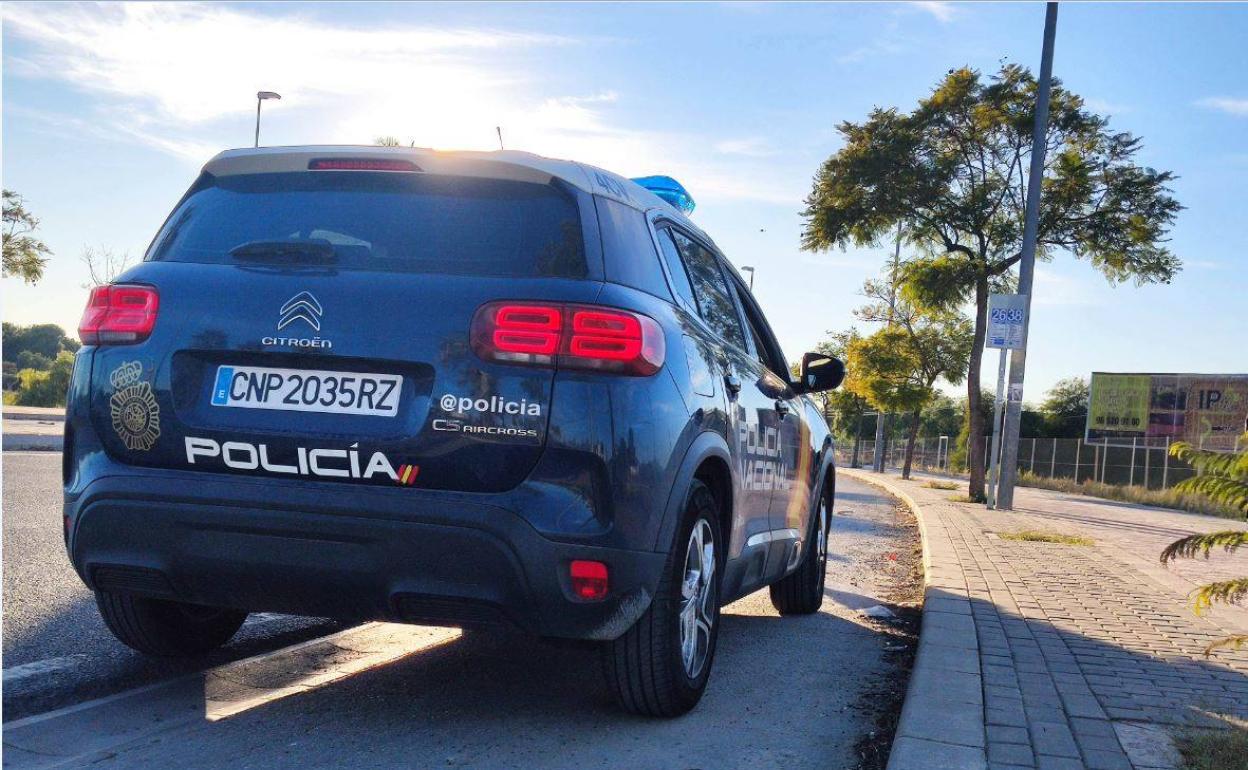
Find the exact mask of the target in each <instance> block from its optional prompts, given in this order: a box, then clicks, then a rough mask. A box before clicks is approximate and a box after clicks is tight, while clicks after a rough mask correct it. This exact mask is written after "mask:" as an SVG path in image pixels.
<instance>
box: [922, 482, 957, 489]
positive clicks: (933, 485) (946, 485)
mask: <svg viewBox="0 0 1248 770" xmlns="http://www.w3.org/2000/svg"><path fill="white" fill-rule="evenodd" d="M923 486H925V487H927V488H928V489H957V488H958V485H957V484H955V483H953V482H952V481H929V482H927V483H926V484H924V485H923Z"/></svg>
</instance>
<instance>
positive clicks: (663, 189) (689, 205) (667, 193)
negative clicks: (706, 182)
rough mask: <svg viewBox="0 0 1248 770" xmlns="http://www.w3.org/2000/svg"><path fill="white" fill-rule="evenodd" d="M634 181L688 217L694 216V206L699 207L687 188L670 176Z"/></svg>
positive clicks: (641, 178)
mask: <svg viewBox="0 0 1248 770" xmlns="http://www.w3.org/2000/svg"><path fill="white" fill-rule="evenodd" d="M633 181H634V182H636V183H637V184H639V185H641V186H642V187H644V188H646V189H647V190H649V191H650V192H652V193H654V194H655V195H657V196H659V197H660V198H662V199H663V200H665V201H667V202H668V203H670V204H672V206H674V207H675V208H676V210H677V211H679V212H681V213H682V214H685V215H686V216H687V215H689V214H692V213H693V208H694V206H696V205H697V204H696V203H694V202H693V196H692V195H690V194H689V191H688V190H686V189H685V186H684V185H682V184H681V183H680V182H677V181H676V180H675V179H672V178H671V177H670V176H642V177H637V178H636V179H634V180H633Z"/></svg>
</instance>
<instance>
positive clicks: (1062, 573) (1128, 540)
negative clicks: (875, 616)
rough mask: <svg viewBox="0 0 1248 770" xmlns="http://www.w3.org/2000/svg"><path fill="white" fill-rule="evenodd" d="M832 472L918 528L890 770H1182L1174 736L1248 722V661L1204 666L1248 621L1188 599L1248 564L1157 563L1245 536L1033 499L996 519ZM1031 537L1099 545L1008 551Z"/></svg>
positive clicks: (1161, 517)
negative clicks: (1039, 533) (919, 585)
mask: <svg viewBox="0 0 1248 770" xmlns="http://www.w3.org/2000/svg"><path fill="white" fill-rule="evenodd" d="M839 472H841V473H843V474H845V475H850V476H854V477H855V478H861V479H864V480H868V481H872V482H875V483H877V484H881V485H882V486H884V487H886V488H887V489H889V490H890V491H892V492H893V493H894V494H898V495H900V496H901V497H903V498H905V499H906V500H907V502H908V503H910V504H911V506H912V507H914V508H916V509H917V510H916V513H917V515H918V517H919V519H920V524H921V526H922V529H923V538H924V559H925V565H926V566H927V568H928V571H927V582H928V588H927V598H926V603H925V606H924V612H923V631H922V634H921V636H920V648H919V657H918V660H917V663H916V666H915V671H914V674H913V675H912V678H911V685H910V690H909V691H908V694H907V698H906V706H905V710H904V711H903V714H902V720H901V723H900V725H899V727H898V737H897V740H896V741H895V743H894V747H893V754H892V756H891V757H890V761H889V768H890V770H910V769H911V768H916V769H917V768H923V769H924V770H935V769H936V768H959V769H961V768H968V769H969V768H984V767H991V768H994V769H995V768H1002V769H1004V768H1041V769H1042V770H1044V769H1047V768H1053V769H1054V770H1066V769H1067V768H1091V769H1092V770H1117V769H1118V768H1121V769H1122V770H1130V769H1131V768H1135V769H1136V770H1144V768H1148V769H1149V770H1152V769H1153V768H1173V767H1174V766H1175V762H1176V761H1177V756H1176V755H1175V753H1174V750H1173V746H1172V744H1171V742H1170V735H1171V734H1172V732H1173V731H1174V730H1175V729H1177V728H1180V727H1182V726H1203V725H1210V726H1213V725H1220V724H1224V722H1223V718H1222V717H1221V716H1218V715H1230V716H1232V717H1235V718H1238V719H1248V650H1240V651H1223V652H1219V653H1217V654H1215V656H1214V657H1213V658H1209V659H1206V658H1205V657H1204V656H1203V649H1204V647H1205V645H1207V644H1208V643H1209V642H1210V641H1211V640H1213V639H1216V638H1218V637H1220V636H1224V635H1226V634H1228V633H1231V632H1241V633H1244V632H1248V609H1244V608H1240V607H1231V608H1219V609H1218V610H1217V611H1215V612H1212V613H1209V614H1207V615H1205V616H1203V617H1197V616H1196V615H1195V614H1193V612H1192V610H1191V604H1190V599H1189V598H1188V594H1189V593H1190V592H1191V590H1192V589H1193V588H1194V587H1195V586H1196V585H1197V583H1198V582H1204V581H1207V580H1209V579H1213V578H1216V577H1219V576H1229V575H1243V574H1248V555H1245V554H1237V555H1233V556H1228V555H1225V554H1220V553H1219V554H1216V555H1215V556H1213V557H1212V558H1211V559H1210V560H1209V561H1208V562H1204V561H1203V560H1202V561H1199V562H1186V563H1183V564H1180V565H1178V566H1176V567H1174V568H1165V567H1162V566H1161V565H1160V564H1159V563H1158V560H1157V557H1158V554H1159V553H1160V551H1161V549H1162V548H1163V547H1164V546H1165V545H1166V544H1168V543H1169V542H1171V541H1173V540H1175V539H1177V538H1179V537H1182V536H1184V535H1186V534H1191V533H1193V532H1210V531H1214V530H1218V529H1231V528H1240V529H1248V525H1245V524H1244V523H1242V522H1234V521H1229V520H1225V519H1216V518H1212V517H1206V516H1196V515H1192V514H1185V513H1181V512H1177V511H1166V510H1160V509H1155V508H1146V507H1142V506H1135V505H1128V504H1122V503H1116V502H1111V501H1104V500H1096V499H1094V498H1087V497H1082V496H1077V495H1067V494H1062V493H1057V492H1049V491H1045V490H1034V489H1018V490H1016V492H1015V502H1016V505H1017V510H1016V511H1014V512H995V511H988V510H986V509H985V508H984V507H983V506H982V505H972V504H960V503H954V502H951V501H950V499H949V498H950V497H951V496H953V495H955V494H960V493H962V490H961V489H959V490H956V491H949V490H937V489H929V488H926V487H924V486H923V482H924V481H925V480H927V479H929V478H931V477H926V478H923V477H920V478H918V479H916V480H914V481H909V482H903V481H901V480H900V479H899V478H898V477H897V476H896V475H892V474H889V475H887V476H880V475H878V474H874V473H869V472H863V471H854V470H848V469H841V470H840V471H839ZM1023 529H1040V530H1045V531H1049V532H1055V533H1061V534H1071V535H1083V536H1086V537H1089V538H1091V539H1092V540H1094V541H1095V544H1094V545H1092V546H1072V545H1062V544H1054V543H1040V542H1022V541H1011V540H1003V539H1001V537H1000V534H1001V533H1004V532H1014V531H1019V530H1023Z"/></svg>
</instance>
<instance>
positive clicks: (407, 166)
mask: <svg viewBox="0 0 1248 770" xmlns="http://www.w3.org/2000/svg"><path fill="white" fill-rule="evenodd" d="M308 170H309V171H420V166H417V165H416V164H415V163H413V162H411V161H410V160H395V159H393V158H316V159H315V160H311V161H308Z"/></svg>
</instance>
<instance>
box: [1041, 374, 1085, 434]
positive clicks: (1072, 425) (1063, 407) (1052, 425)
mask: <svg viewBox="0 0 1248 770" xmlns="http://www.w3.org/2000/svg"><path fill="white" fill-rule="evenodd" d="M1040 411H1042V412H1044V432H1045V435H1046V436H1049V437H1051V438H1077V437H1079V436H1082V435H1083V428H1084V425H1085V424H1087V419H1088V381H1087V380H1085V379H1083V378H1082V377H1067V378H1066V379H1064V380H1058V381H1057V383H1055V384H1054V385H1053V387H1051V388H1049V391H1048V393H1046V394H1045V396H1044V401H1043V402H1042V403H1041V404H1040Z"/></svg>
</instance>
